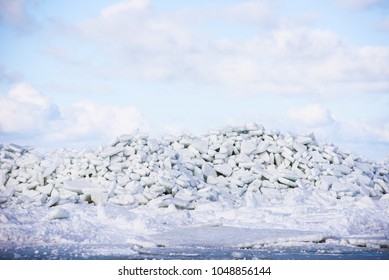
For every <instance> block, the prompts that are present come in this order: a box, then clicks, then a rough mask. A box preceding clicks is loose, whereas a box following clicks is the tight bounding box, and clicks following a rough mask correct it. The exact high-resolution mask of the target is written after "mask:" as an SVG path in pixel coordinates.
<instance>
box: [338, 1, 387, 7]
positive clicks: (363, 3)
mask: <svg viewBox="0 0 389 280" xmlns="http://www.w3.org/2000/svg"><path fill="white" fill-rule="evenodd" d="M338 2H339V3H340V5H341V6H343V7H346V8H351V9H364V8H368V7H371V6H373V5H377V4H380V3H383V2H385V0H338Z"/></svg>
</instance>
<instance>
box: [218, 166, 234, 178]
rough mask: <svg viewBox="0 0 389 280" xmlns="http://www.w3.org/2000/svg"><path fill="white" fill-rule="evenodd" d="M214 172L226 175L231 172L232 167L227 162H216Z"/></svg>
mask: <svg viewBox="0 0 389 280" xmlns="http://www.w3.org/2000/svg"><path fill="white" fill-rule="evenodd" d="M214 168H215V170H216V172H218V173H220V174H222V175H223V176H225V177H228V176H230V175H231V174H232V167H231V166H230V165H229V164H218V165H215V166H214Z"/></svg>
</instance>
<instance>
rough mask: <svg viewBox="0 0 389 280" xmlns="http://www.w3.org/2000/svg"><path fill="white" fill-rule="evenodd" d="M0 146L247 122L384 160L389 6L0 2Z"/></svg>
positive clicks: (72, 143) (388, 139)
mask: <svg viewBox="0 0 389 280" xmlns="http://www.w3.org/2000/svg"><path fill="white" fill-rule="evenodd" d="M0 42H1V43H0V143H10V142H13V143H19V144H22V145H33V146H35V147H37V148H54V147H62V146H66V147H84V146H85V147H88V146H94V145H97V144H106V143H107V142H108V141H109V140H110V139H111V138H113V137H114V136H118V135H120V134H123V133H130V132H132V131H133V130H135V129H137V128H139V129H140V130H141V131H144V132H147V133H149V134H151V135H156V136H160V135H162V134H178V133H180V132H181V131H187V132H190V133H192V134H194V135H202V134H204V133H206V132H207V131H208V130H209V129H213V128H217V127H220V126H224V125H239V124H244V123H247V122H257V123H261V124H263V125H264V126H265V128H267V129H278V130H280V131H282V132H288V131H290V132H294V133H310V132H314V133H315V135H316V137H317V138H318V139H320V140H322V141H323V142H329V143H335V144H336V145H338V146H340V147H341V148H342V149H345V150H349V151H353V152H355V153H357V154H359V155H361V156H368V157H370V158H373V159H379V160H380V159H384V158H386V157H388V155H389V109H388V108H389V67H388V65H389V1H388V0H329V1H311V0H296V1H288V0H253V1H245V0H241V1H237V0H223V1H222V0H214V1H205V0H197V1H178V0H169V1H162V0H149V1H147V0H128V1H126V0H125V1H114V0H98V1H97V0H84V1H73V0H72V1H59V0H50V1H49V0H0Z"/></svg>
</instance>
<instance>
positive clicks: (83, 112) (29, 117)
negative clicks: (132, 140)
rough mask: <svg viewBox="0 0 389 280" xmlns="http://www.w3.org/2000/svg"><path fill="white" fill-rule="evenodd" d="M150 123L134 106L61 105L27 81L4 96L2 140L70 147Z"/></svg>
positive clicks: (98, 141)
mask: <svg viewBox="0 0 389 280" xmlns="http://www.w3.org/2000/svg"><path fill="white" fill-rule="evenodd" d="M135 129H140V130H141V131H143V132H148V131H149V130H150V124H149V122H148V121H147V120H145V119H144V118H143V116H142V115H141V114H140V112H139V111H138V110H137V109H136V108H135V107H133V106H129V105H123V106H113V105H105V104H103V105H102V104H97V103H94V102H92V101H81V102H76V103H74V104H71V105H70V106H68V107H61V108H58V106H57V105H56V104H54V103H52V102H51V101H50V99H49V98H47V97H45V96H44V95H42V94H41V93H40V92H39V91H38V90H37V89H35V88H34V87H32V86H31V85H29V84H26V83H19V84H17V85H15V86H14V87H12V88H11V89H10V90H9V91H8V93H7V94H5V95H0V135H1V136H2V141H10V142H15V141H17V142H18V143H19V144H22V145H26V144H27V145H28V144H34V145H36V144H38V145H40V146H46V145H48V146H50V147H51V146H56V147H58V146H68V145H70V144H72V143H78V144H83V145H84V146H85V145H87V144H91V143H93V144H105V143H107V141H109V140H110V139H111V138H113V137H115V136H119V135H121V134H127V133H131V132H133V131H134V130H135Z"/></svg>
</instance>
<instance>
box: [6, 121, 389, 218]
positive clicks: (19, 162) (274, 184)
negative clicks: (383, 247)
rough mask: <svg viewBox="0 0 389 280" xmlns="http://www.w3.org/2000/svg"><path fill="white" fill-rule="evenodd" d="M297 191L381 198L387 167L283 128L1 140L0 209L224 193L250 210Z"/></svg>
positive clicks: (195, 198) (197, 199) (166, 200)
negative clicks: (34, 143)
mask: <svg viewBox="0 0 389 280" xmlns="http://www.w3.org/2000/svg"><path fill="white" fill-rule="evenodd" d="M296 188H298V189H304V190H309V191H313V192H321V193H323V192H325V193H327V194H328V195H329V196H332V197H334V198H336V199H348V198H350V197H365V196H366V197H372V198H381V197H382V196H384V195H385V194H388V193H389V164H388V162H386V163H385V162H384V163H378V162H374V161H371V160H368V159H365V158H362V157H359V156H356V155H354V154H352V153H349V152H344V151H342V150H340V149H339V148H338V147H336V146H334V145H333V144H326V143H320V142H318V141H317V140H316V139H315V136H314V135H313V134H309V135H293V134H290V133H287V134H281V133H280V132H278V131H269V130H265V129H264V127H263V126H261V125H258V124H255V123H251V124H247V125H245V126H238V127H224V128H221V129H217V130H213V131H210V132H209V133H207V134H206V135H204V136H202V137H195V136H192V135H190V134H184V135H181V136H177V137H173V136H163V137H162V138H161V139H153V138H150V137H149V136H148V135H145V134H140V133H134V134H132V135H122V136H119V137H117V138H115V139H114V140H113V141H112V142H111V143H110V144H108V145H106V146H101V147H100V148H98V149H96V150H92V149H89V150H82V151H76V150H65V149H57V150H55V151H53V152H52V153H49V154H45V155H42V154H40V153H38V152H37V151H35V150H34V149H32V148H29V147H22V146H19V145H15V144H9V145H0V205H2V207H7V205H16V204H34V205H42V206H44V205H45V206H48V207H53V206H57V205H62V204H68V203H72V204H80V203H90V204H95V205H104V204H117V205H125V206H132V207H137V206H139V205H148V206H150V207H163V208H167V207H169V206H174V207H176V208H178V209H195V208H196V206H197V205H198V204H199V203H202V202H210V201H217V200H221V199H223V200H230V201H231V203H237V204H241V205H244V206H250V207H256V205H257V201H258V198H259V197H260V198H261V199H267V200H280V199H286V198H287V197H288V193H289V192H290V191H293V190H294V189H296ZM385 197H387V196H385ZM65 216H66V215H65ZM54 217H55V215H54Z"/></svg>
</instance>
